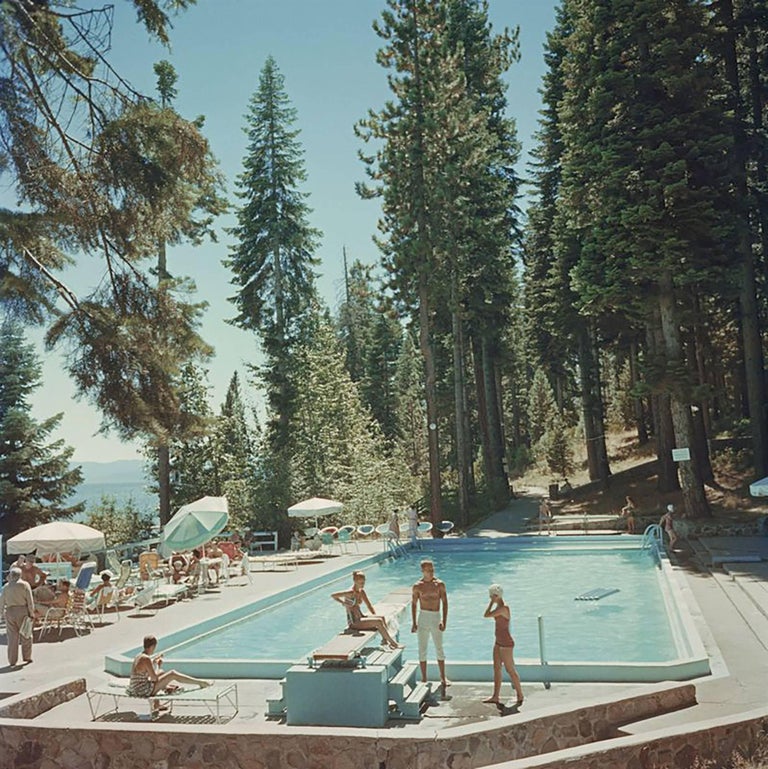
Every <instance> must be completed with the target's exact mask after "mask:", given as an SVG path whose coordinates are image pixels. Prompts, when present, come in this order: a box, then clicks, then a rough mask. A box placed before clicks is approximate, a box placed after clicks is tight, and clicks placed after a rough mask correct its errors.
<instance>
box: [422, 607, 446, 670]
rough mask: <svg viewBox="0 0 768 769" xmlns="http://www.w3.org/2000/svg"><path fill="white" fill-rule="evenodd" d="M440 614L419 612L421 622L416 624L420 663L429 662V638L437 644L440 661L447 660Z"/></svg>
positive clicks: (427, 611) (426, 611) (436, 649)
mask: <svg viewBox="0 0 768 769" xmlns="http://www.w3.org/2000/svg"><path fill="white" fill-rule="evenodd" d="M440 622H441V620H440V612H439V611H429V610H428V609H422V610H421V611H420V612H419V621H418V623H417V624H416V637H417V638H418V640H419V662H426V661H427V644H428V642H429V637H430V636H432V641H433V642H434V644H435V653H436V655H437V659H438V660H444V659H445V652H444V651H443V631H442V630H440Z"/></svg>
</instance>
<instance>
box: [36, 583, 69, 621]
mask: <svg viewBox="0 0 768 769" xmlns="http://www.w3.org/2000/svg"><path fill="white" fill-rule="evenodd" d="M32 596H33V598H34V599H35V620H39V619H43V618H44V617H45V614H46V612H47V611H48V609H51V608H55V609H61V611H62V614H63V612H64V611H65V610H66V608H67V605H68V604H69V580H68V579H62V580H61V581H60V582H59V588H58V592H54V590H53V588H51V587H50V586H49V585H42V586H40V587H38V588H36V589H35V590H33V591H32Z"/></svg>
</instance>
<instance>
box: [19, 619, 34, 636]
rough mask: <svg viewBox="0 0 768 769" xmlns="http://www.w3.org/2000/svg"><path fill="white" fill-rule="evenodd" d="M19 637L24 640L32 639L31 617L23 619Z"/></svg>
mask: <svg viewBox="0 0 768 769" xmlns="http://www.w3.org/2000/svg"><path fill="white" fill-rule="evenodd" d="M19 635H22V636H24V638H31V637H32V617H24V621H23V622H22V623H21V627H20V628H19Z"/></svg>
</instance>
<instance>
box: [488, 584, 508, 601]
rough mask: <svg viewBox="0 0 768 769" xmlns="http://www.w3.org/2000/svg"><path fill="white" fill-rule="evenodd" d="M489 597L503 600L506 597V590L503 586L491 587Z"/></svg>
mask: <svg viewBox="0 0 768 769" xmlns="http://www.w3.org/2000/svg"><path fill="white" fill-rule="evenodd" d="M488 595H489V596H490V597H491V598H501V597H502V596H503V595H504V589H503V588H502V586H501V585H491V586H490V587H489V588H488Z"/></svg>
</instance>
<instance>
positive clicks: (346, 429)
mask: <svg viewBox="0 0 768 769" xmlns="http://www.w3.org/2000/svg"><path fill="white" fill-rule="evenodd" d="M297 396H298V397H297V401H296V403H297V409H296V424H295V428H294V430H292V441H291V464H292V472H291V475H292V478H293V486H292V489H291V491H292V496H293V498H294V500H297V499H303V498H305V497H310V496H324V497H330V498H333V499H339V500H341V501H342V502H344V519H345V520H349V521H351V522H357V523H364V522H365V521H366V520H369V519H370V518H371V516H374V517H376V516H378V517H380V518H381V517H384V516H385V515H386V513H387V511H389V510H391V509H392V508H393V507H402V506H404V505H405V504H408V503H409V502H411V501H412V500H413V499H414V498H415V497H416V495H417V487H416V486H415V484H414V482H413V481H412V479H411V477H410V474H409V473H408V471H407V469H406V468H405V466H404V465H403V464H402V462H401V461H399V460H398V459H397V458H396V457H392V456H389V455H388V452H387V450H386V444H385V441H384V437H383V435H382V433H381V430H380V429H379V427H378V425H377V423H376V421H375V420H373V419H372V417H371V415H370V413H369V412H368V411H367V410H366V408H365V407H364V406H363V404H362V401H361V398H360V393H359V390H358V388H357V386H356V385H355V384H354V383H353V382H352V381H351V379H350V377H349V374H348V373H347V371H346V369H345V367H344V357H343V353H342V351H341V348H340V347H339V344H338V342H337V340H336V339H335V337H334V334H333V329H332V326H331V325H330V323H328V322H327V321H325V320H323V319H319V324H318V328H317V330H316V332H315V334H314V335H313V337H312V339H311V341H310V343H309V344H308V345H307V346H306V347H305V348H304V349H303V351H302V357H301V377H300V378H299V384H298V393H297Z"/></svg>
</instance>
